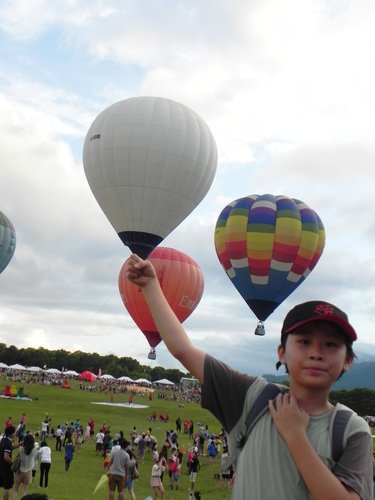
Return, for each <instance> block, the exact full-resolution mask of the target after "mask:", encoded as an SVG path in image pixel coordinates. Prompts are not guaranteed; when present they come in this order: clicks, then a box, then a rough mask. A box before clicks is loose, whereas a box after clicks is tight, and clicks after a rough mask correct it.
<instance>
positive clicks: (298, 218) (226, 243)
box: [214, 194, 325, 335]
mask: <svg viewBox="0 0 375 500" xmlns="http://www.w3.org/2000/svg"><path fill="white" fill-rule="evenodd" d="M214 240H215V248H216V253H217V256H218V259H219V261H220V263H221V265H222V267H223V269H224V270H225V272H226V273H227V275H228V277H229V278H230V280H231V281H232V283H233V285H234V286H235V287H236V289H237V290H238V292H239V293H240V295H241V296H242V297H243V299H244V300H245V302H246V303H247V305H248V306H249V307H250V309H251V310H252V311H253V312H254V314H255V316H256V317H257V318H258V319H259V323H258V325H257V328H256V331H255V333H256V334H257V335H264V333H265V332H264V325H263V321H265V320H266V319H267V318H268V316H269V315H270V314H271V313H272V312H273V311H274V310H275V309H276V308H277V307H278V306H279V305H280V304H281V303H282V302H283V301H284V300H285V299H286V298H287V297H288V296H289V295H290V294H291V293H292V292H293V291H294V290H295V289H296V288H297V287H298V286H299V285H300V284H301V283H302V282H303V281H304V280H305V279H306V278H307V276H308V275H309V274H310V272H311V271H312V270H313V269H314V267H315V266H316V264H317V262H318V261H319V259H320V257H321V255H322V253H323V249H324V245H325V230H324V226H323V223H322V221H321V219H320V217H319V215H318V214H317V213H316V212H315V211H314V210H312V209H311V208H310V207H308V206H307V205H306V204H305V203H304V202H303V201H300V200H297V199H294V198H288V197H286V196H282V195H278V196H274V195H271V194H264V195H250V196H246V197H244V198H240V199H237V200H234V201H233V202H232V203H230V204H229V205H227V206H226V207H225V208H224V209H223V210H222V212H221V214H220V215H219V218H218V220H217V223H216V228H215V237H214Z"/></svg>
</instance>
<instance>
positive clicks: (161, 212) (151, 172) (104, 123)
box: [83, 97, 217, 258]
mask: <svg viewBox="0 0 375 500" xmlns="http://www.w3.org/2000/svg"><path fill="white" fill-rule="evenodd" d="M83 164H84V169H85V174H86V177H87V180H88V183H89V185H90V188H91V190H92V192H93V194H94V196H95V198H96V200H97V202H98V203H99V205H100V207H101V208H102V210H103V212H104V213H105V215H106V216H107V218H108V219H109V221H110V223H111V224H112V226H113V227H114V229H115V231H116V232H117V234H118V235H119V237H120V238H121V240H122V242H123V243H124V244H125V245H127V246H128V247H129V248H130V249H131V250H132V252H134V253H137V254H138V255H140V256H141V257H142V258H146V257H147V256H148V255H149V253H150V252H151V251H152V250H153V249H154V248H155V247H156V246H157V245H158V244H159V243H160V242H161V241H162V240H163V239H164V238H165V237H166V236H167V235H168V234H169V233H170V232H171V231H173V229H175V228H176V227H177V226H178V225H179V224H180V223H181V222H182V221H183V220H184V219H185V218H186V217H187V216H188V215H189V214H190V212H192V210H193V209H194V208H195V207H196V206H197V205H198V204H199V203H200V202H201V201H202V199H203V198H204V197H205V195H206V193H207V191H208V190H209V188H210V186H211V184H212V181H213V179H214V176H215V172H216V165H217V150H216V144H215V140H214V138H213V135H212V133H211V132H210V130H209V128H208V126H207V125H206V123H205V122H204V121H203V120H202V118H201V117H200V116H198V115H197V114H196V113H195V112H194V111H192V110H191V109H189V108H187V107H186V106H184V105H183V104H180V103H178V102H175V101H172V100H170V99H165V98H162V97H133V98H130V99H126V100H124V101H120V102H117V103H116V104H113V105H112V106H110V107H109V108H107V109H105V110H104V111H103V112H102V113H100V114H99V115H98V116H97V118H96V119H95V120H94V122H93V123H92V125H91V127H90V128H89V130H88V132H87V135H86V139H85V144H84V148H83Z"/></svg>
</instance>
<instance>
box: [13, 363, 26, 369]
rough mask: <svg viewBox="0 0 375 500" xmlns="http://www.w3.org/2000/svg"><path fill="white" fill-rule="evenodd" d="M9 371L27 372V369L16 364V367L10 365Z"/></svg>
mask: <svg viewBox="0 0 375 500" xmlns="http://www.w3.org/2000/svg"><path fill="white" fill-rule="evenodd" d="M9 369H10V370H26V368H25V367H24V366H22V365H19V364H17V363H16V364H14V365H10V366H9Z"/></svg>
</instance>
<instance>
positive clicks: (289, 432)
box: [268, 393, 310, 442]
mask: <svg viewBox="0 0 375 500" xmlns="http://www.w3.org/2000/svg"><path fill="white" fill-rule="evenodd" d="M268 406H269V410H270V412H271V415H272V419H273V422H274V424H275V427H276V429H277V430H278V431H279V433H280V435H281V437H282V438H283V439H284V441H286V442H288V440H289V439H290V438H292V437H296V436H297V435H300V434H301V433H303V434H305V433H306V429H307V426H308V424H309V418H310V417H309V415H308V413H307V412H306V411H305V410H304V409H302V408H301V407H300V406H299V404H298V401H297V399H296V398H295V397H294V396H292V395H290V394H289V393H284V394H279V395H278V396H277V397H276V400H275V401H269V403H268Z"/></svg>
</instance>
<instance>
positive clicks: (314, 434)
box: [126, 255, 372, 500]
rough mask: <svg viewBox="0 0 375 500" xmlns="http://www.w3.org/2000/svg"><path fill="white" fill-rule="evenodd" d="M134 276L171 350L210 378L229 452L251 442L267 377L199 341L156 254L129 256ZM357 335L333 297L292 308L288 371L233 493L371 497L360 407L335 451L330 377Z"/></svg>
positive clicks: (368, 447)
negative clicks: (174, 304)
mask: <svg viewBox="0 0 375 500" xmlns="http://www.w3.org/2000/svg"><path fill="white" fill-rule="evenodd" d="M126 276H127V278H128V279H129V280H130V281H132V282H133V283H135V284H136V285H138V286H139V287H141V288H142V291H143V295H144V297H145V299H146V302H147V304H148V307H149V309H150V311H151V313H152V316H153V318H154V321H155V323H156V326H157V329H158V331H159V333H160V335H161V337H162V339H163V340H164V342H165V344H166V346H167V347H168V349H169V351H170V352H171V353H172V355H173V356H174V357H175V358H177V359H178V360H179V361H180V362H181V363H182V364H183V365H184V366H185V368H186V369H187V370H189V372H190V373H191V374H192V375H194V376H195V377H196V378H197V379H198V380H199V381H201V382H202V383H203V393H202V406H203V407H204V408H207V409H209V410H210V411H211V412H212V413H213V414H214V415H215V416H216V417H217V418H218V419H219V420H220V422H221V423H222V425H223V426H224V428H225V430H226V431H227V433H228V437H229V447H230V455H232V451H233V450H235V448H236V445H237V443H238V442H240V441H243V438H244V435H245V432H246V424H245V420H246V417H247V415H248V413H249V410H250V408H251V407H252V404H253V403H254V401H255V400H256V398H257V396H258V395H259V393H260V392H261V391H262V389H263V388H264V386H265V384H266V381H265V380H264V379H262V378H259V377H249V376H247V375H244V374H240V373H238V372H235V371H234V370H232V369H230V368H229V367H228V366H226V365H225V364H223V363H221V362H219V361H217V360H215V359H214V358H212V357H211V356H209V355H208V354H206V353H204V352H202V351H201V350H199V349H197V348H196V347H194V346H193V345H192V344H191V342H190V340H189V338H188V337H187V335H186V333H185V331H184V329H183V327H182V325H181V323H180V322H179V321H178V319H177V318H176V316H175V315H174V314H173V312H172V311H171V309H170V307H169V305H168V303H167V301H166V299H165V297H164V295H163V293H162V291H161V288H160V285H159V282H158V280H157V278H156V275H155V271H154V269H153V267H152V264H151V263H150V262H149V261H144V260H142V259H140V258H139V257H138V256H137V255H131V256H130V257H129V259H128V260H127V263H126ZM356 338H357V335H356V332H355V330H354V329H353V327H352V326H351V325H350V324H349V322H348V318H347V316H346V314H345V313H344V312H343V311H341V310H340V309H338V308H337V307H335V306H333V305H331V304H328V303H326V302H307V303H305V304H301V305H299V306H296V307H295V308H294V309H292V310H291V311H290V312H289V313H288V315H287V316H286V318H285V320H284V323H283V327H282V331H281V344H280V346H279V347H278V356H279V363H281V364H284V365H285V366H286V368H287V371H288V372H289V379H290V390H289V391H288V392H287V388H286V387H285V388H283V392H282V393H280V394H279V395H278V396H277V397H276V400H275V401H270V402H269V411H267V412H265V413H264V415H263V416H262V417H261V418H260V419H259V421H258V422H257V424H256V425H255V426H254V428H253V430H252V432H251V434H250V436H249V437H248V439H246V441H245V443H244V446H243V448H242V449H241V451H240V453H239V456H238V460H237V464H236V479H235V482H234V487H233V492H232V498H233V499H238V500H243V499H245V498H246V499H247V500H251V499H254V500H261V499H266V500H272V499H278V500H282V499H285V500H290V499H298V500H302V499H304V498H306V499H309V498H314V499H321V500H329V499H335V500H336V499H340V500H345V499H360V498H361V499H366V500H367V499H370V498H372V440H371V435H370V431H369V427H368V425H367V424H366V422H365V421H364V420H363V419H361V418H359V417H358V416H356V415H354V416H353V417H352V418H351V419H350V422H349V424H348V428H347V429H346V436H347V440H346V446H345V449H344V451H343V453H342V455H341V456H340V458H339V459H338V461H337V463H335V462H334V461H333V460H332V458H331V447H330V426H329V424H330V420H331V416H332V414H333V413H334V408H333V406H332V405H331V404H330V403H329V400H328V397H329V393H330V390H331V387H332V384H333V383H334V382H335V380H337V378H339V377H340V375H341V374H342V373H343V372H345V371H346V370H348V369H349V368H350V366H351V364H352V361H353V358H354V354H353V350H352V343H353V341H355V340H356Z"/></svg>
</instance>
